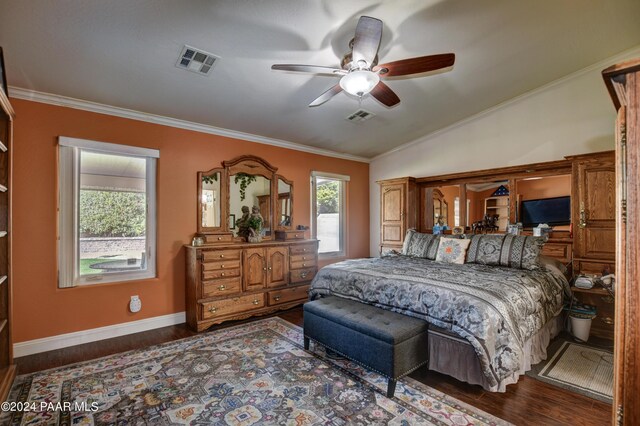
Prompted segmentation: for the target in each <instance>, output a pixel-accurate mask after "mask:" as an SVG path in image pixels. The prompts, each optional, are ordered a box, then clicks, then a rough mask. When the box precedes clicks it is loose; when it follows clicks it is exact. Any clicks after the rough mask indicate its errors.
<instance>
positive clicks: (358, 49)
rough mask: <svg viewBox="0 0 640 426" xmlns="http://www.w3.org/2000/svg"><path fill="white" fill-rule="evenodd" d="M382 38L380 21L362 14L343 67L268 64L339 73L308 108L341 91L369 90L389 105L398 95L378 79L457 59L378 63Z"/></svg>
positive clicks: (360, 94)
mask: <svg viewBox="0 0 640 426" xmlns="http://www.w3.org/2000/svg"><path fill="white" fill-rule="evenodd" d="M381 38H382V21H381V20H379V19H376V18H372V17H370V16H361V17H360V19H359V20H358V25H357V26H356V34H355V37H354V38H353V39H352V40H351V42H350V43H349V47H350V48H351V52H350V53H347V54H346V55H345V56H344V57H343V58H342V62H341V67H342V68H333V67H325V66H318V65H294V64H275V65H272V66H271V69H273V70H280V71H294V72H305V73H312V74H330V75H335V76H339V77H340V82H339V83H338V84H336V85H335V86H333V87H332V88H330V89H329V90H327V91H326V92H324V93H323V94H322V95H320V96H318V97H317V98H316V99H315V100H314V101H313V102H311V103H310V104H309V106H310V107H315V106H318V105H322V104H323V103H325V102H327V101H328V100H329V99H331V98H332V97H334V96H335V95H337V94H338V93H340V92H341V91H343V90H344V91H345V92H347V93H349V94H351V95H354V96H357V97H359V98H361V97H363V96H365V95H366V94H368V93H371V96H373V97H374V98H376V99H377V100H378V101H380V102H382V103H383V104H384V105H386V106H388V107H392V106H394V105H397V104H399V103H400V98H398V95H396V94H395V93H394V92H393V90H391V89H390V88H389V86H387V85H386V84H384V83H383V82H382V81H381V78H384V77H399V76H404V75H411V74H420V73H424V72H428V71H435V70H439V69H442V68H448V67H450V66H452V65H453V63H454V62H455V59H456V55H454V54H453V53H444V54H440V55H429V56H420V57H417V58H410V59H403V60H400V61H394V62H389V63H386V64H382V65H378V49H379V48H380V40H381Z"/></svg>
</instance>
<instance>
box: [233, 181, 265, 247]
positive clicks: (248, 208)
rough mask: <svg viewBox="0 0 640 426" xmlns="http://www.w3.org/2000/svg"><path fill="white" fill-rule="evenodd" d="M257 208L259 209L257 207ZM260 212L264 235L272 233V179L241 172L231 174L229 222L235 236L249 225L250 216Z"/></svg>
mask: <svg viewBox="0 0 640 426" xmlns="http://www.w3.org/2000/svg"><path fill="white" fill-rule="evenodd" d="M256 208H257V209H256ZM256 213H259V214H260V216H261V217H262V231H263V232H264V236H270V235H271V179H267V178H266V177H264V176H261V175H252V174H248V173H244V172H239V173H236V174H233V175H230V176H229V217H230V220H229V223H232V224H233V225H234V226H233V228H231V230H232V231H233V235H234V236H236V237H237V236H239V235H241V234H242V233H243V230H244V229H245V228H246V227H247V226H248V221H249V218H251V216H252V215H256Z"/></svg>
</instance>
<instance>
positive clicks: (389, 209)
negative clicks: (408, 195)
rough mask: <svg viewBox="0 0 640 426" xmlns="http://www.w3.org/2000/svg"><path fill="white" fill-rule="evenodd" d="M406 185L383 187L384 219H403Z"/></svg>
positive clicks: (395, 220)
mask: <svg viewBox="0 0 640 426" xmlns="http://www.w3.org/2000/svg"><path fill="white" fill-rule="evenodd" d="M403 192H404V185H389V186H386V187H384V188H383V189H382V221H383V222H398V221H401V220H402V206H403V204H404V202H403V198H404V196H403Z"/></svg>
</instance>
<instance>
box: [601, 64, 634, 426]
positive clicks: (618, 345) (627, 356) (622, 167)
mask: <svg viewBox="0 0 640 426" xmlns="http://www.w3.org/2000/svg"><path fill="white" fill-rule="evenodd" d="M602 75H603V77H604V81H605V84H606V86H607V89H608V90H609V94H610V95H611V98H612V99H613V104H614V107H615V108H616V110H617V112H618V116H617V120H616V127H615V129H616V180H615V187H616V195H617V202H616V219H617V220H616V246H615V247H616V330H615V345H614V348H615V357H614V385H613V417H612V422H613V424H616V425H635V424H638V419H640V398H639V397H638V389H640V238H639V237H638V236H639V235H640V59H636V60H633V61H628V62H624V63H621V64H618V65H613V66H611V67H609V68H607V69H605V70H604V71H603V72H602Z"/></svg>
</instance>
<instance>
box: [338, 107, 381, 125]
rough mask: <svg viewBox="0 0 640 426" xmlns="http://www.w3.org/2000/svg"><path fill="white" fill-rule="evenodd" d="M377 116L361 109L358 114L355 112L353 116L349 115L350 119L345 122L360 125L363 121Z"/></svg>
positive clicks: (347, 118)
mask: <svg viewBox="0 0 640 426" xmlns="http://www.w3.org/2000/svg"><path fill="white" fill-rule="evenodd" d="M374 116H375V114H374V113H372V112H369V111H367V110H364V109H359V110H357V111H356V112H354V113H353V114H351V115H349V116H348V117H346V118H345V120H348V121H351V122H353V123H360V122H363V121H366V120H368V119H370V118H372V117H374Z"/></svg>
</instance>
